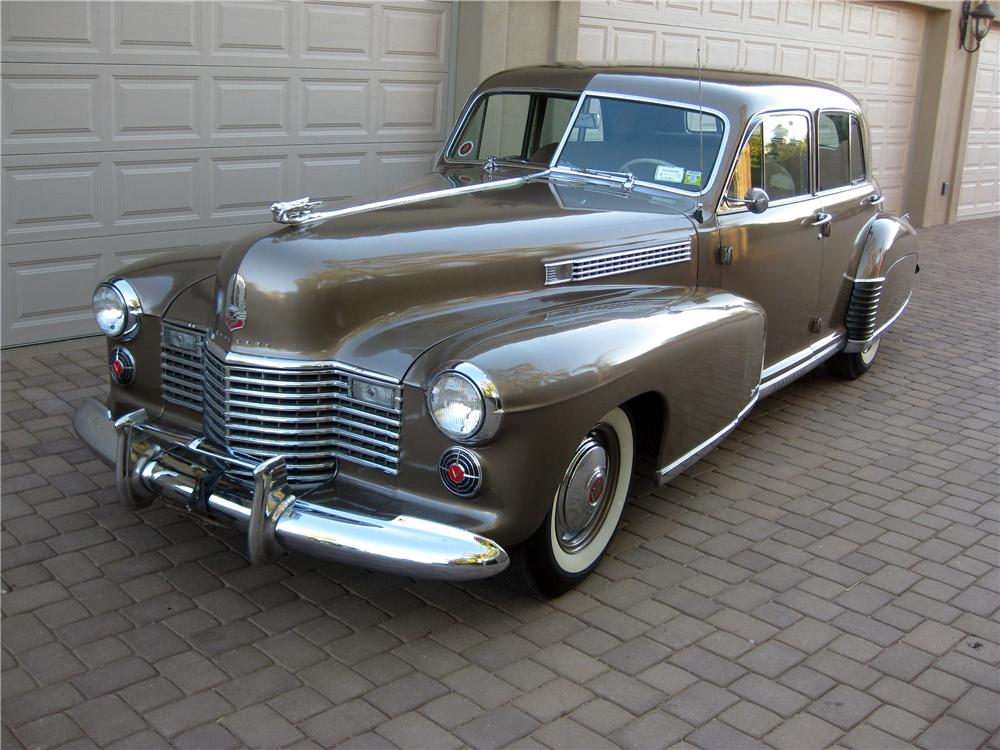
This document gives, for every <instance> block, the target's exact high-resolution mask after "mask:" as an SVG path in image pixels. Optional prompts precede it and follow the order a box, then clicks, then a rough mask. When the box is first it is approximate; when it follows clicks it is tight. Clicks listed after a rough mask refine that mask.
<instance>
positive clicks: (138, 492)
mask: <svg viewBox="0 0 1000 750" xmlns="http://www.w3.org/2000/svg"><path fill="white" fill-rule="evenodd" d="M74 424H75V427H76V431H77V433H78V434H79V435H80V437H81V438H83V440H84V441H85V442H86V443H87V444H88V445H90V446H91V448H93V449H94V450H95V451H96V452H97V453H98V455H100V457H101V458H102V459H104V460H105V461H106V462H108V463H109V464H113V465H114V467H115V482H116V484H117V487H118V496H119V498H120V499H121V501H122V502H123V503H124V504H125V505H127V506H129V507H130V508H141V507H145V506H147V505H149V504H150V503H152V502H153V500H154V499H156V498H157V497H160V498H162V499H163V500H165V501H166V502H167V503H169V504H170V505H173V506H177V507H179V508H181V509H183V510H186V511H188V512H191V513H193V514H195V515H198V516H201V517H203V518H206V519H207V520H210V521H215V522H222V523H225V524H227V525H235V526H237V527H240V528H245V529H246V532H247V548H248V551H249V556H250V561H251V562H252V563H254V564H258V563H264V562H268V561H270V560H273V559H274V558H275V557H276V556H278V555H279V554H281V553H282V551H283V550H288V551H292V552H300V553H303V554H306V555H310V556H313V557H318V558H323V559H326V560H332V561H336V562H343V563H347V564H350V565H357V566H359V567H365V568H370V569H372V570H380V571H385V572H388V573H395V574H399V575H405V576H413V577H416V578H444V579H450V580H470V579H475V578H486V577H488V576H492V575H496V574H497V573H499V572H501V571H502V570H503V569H504V568H506V567H507V565H508V563H509V558H508V556H507V553H506V552H505V551H504V550H503V548H502V547H500V545H498V544H497V543H496V542H493V541H492V540H490V539H486V538H484V537H481V536H479V535H477V534H474V533H472V532H469V531H465V530H464V529H459V528H455V527H453V526H447V525H445V524H441V523H437V522H434V521H428V520H425V519H421V518H415V517H412V516H406V515H397V516H395V517H391V518H390V517H387V516H386V517H380V516H377V515H367V514H362V513H358V512H356V511H354V510H346V509H342V508H336V507H331V506H329V505H318V504H315V503H311V502H309V501H307V500H305V499H303V498H298V497H296V496H295V495H294V494H293V493H292V492H291V490H290V489H289V486H288V483H287V480H286V471H285V461H284V458H282V457H281V456H276V457H274V458H269V459H267V460H264V461H261V462H260V463H255V462H254V461H252V460H248V459H245V458H241V457H237V456H233V455H230V454H226V453H223V452H221V451H219V450H217V449H214V448H213V447H212V446H210V445H208V444H206V442H205V439H204V438H202V437H195V436H191V435H184V434H181V433H178V432H174V431H172V430H169V429H166V428H164V427H161V426H159V425H155V424H152V423H150V422H149V421H148V417H147V414H146V412H145V410H142V409H140V410H139V411H134V412H131V413H129V414H126V415H124V416H122V417H120V418H118V419H117V420H116V419H114V418H113V417H112V416H111V413H110V412H109V411H108V409H107V408H105V406H104V405H103V404H102V403H101V402H99V401H96V400H94V399H90V400H88V401H86V402H84V404H83V405H82V406H81V407H80V409H79V411H77V413H76V418H75V420H74ZM227 468H230V469H232V468H235V469H241V470H243V471H244V472H250V473H252V475H253V491H252V495H251V494H250V491H249V488H248V487H246V486H245V485H242V484H240V483H238V482H234V481H232V480H231V479H229V478H228V477H227V476H226V474H225V470H226V469H227Z"/></svg>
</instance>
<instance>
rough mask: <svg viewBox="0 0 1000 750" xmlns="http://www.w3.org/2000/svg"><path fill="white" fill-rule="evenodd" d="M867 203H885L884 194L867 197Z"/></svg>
mask: <svg viewBox="0 0 1000 750" xmlns="http://www.w3.org/2000/svg"><path fill="white" fill-rule="evenodd" d="M867 203H868V204H869V205H871V206H881V205H882V204H883V203H885V196H884V195H873V196H871V197H870V198H868V201H867Z"/></svg>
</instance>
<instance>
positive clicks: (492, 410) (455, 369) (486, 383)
mask: <svg viewBox="0 0 1000 750" xmlns="http://www.w3.org/2000/svg"><path fill="white" fill-rule="evenodd" d="M448 376H451V377H460V378H462V379H464V380H466V381H468V382H469V383H470V384H471V385H472V387H473V388H474V389H475V390H476V391H477V392H478V394H479V398H480V400H481V401H482V410H483V412H482V417H481V418H480V420H479V424H478V425H477V427H476V428H475V429H474V430H472V431H471V432H470V433H468V434H464V433H461V432H456V431H454V430H449V429H447V428H445V427H444V426H442V425H441V424H440V423H438V421H437V419H435V417H434V405H433V402H432V393H433V391H434V386H435V385H436V384H437V383H438V381H440V380H441V379H442V378H444V377H448ZM426 401H427V412H428V414H429V415H430V418H431V421H432V422H433V423H434V426H435V427H437V428H438V430H440V431H441V433H442V434H444V435H446V436H447V437H449V438H451V439H452V440H454V441H455V442H457V443H463V444H465V445H475V444H478V443H484V442H486V441H487V440H489V439H491V438H492V437H493V436H494V435H496V434H497V431H498V430H499V429H500V423H501V422H502V421H503V406H502V404H501V401H500V392H499V390H498V389H497V387H496V384H495V383H494V382H493V380H492V378H490V376H489V375H487V374H486V373H485V372H483V371H482V370H481V369H480V368H478V367H476V366H475V365H473V364H471V363H470V362H459V363H458V364H456V365H454V366H452V367H448V368H446V369H444V370H441V371H440V372H438V373H437V375H435V376H434V377H433V378H431V381H430V384H429V385H428V386H427V390H426Z"/></svg>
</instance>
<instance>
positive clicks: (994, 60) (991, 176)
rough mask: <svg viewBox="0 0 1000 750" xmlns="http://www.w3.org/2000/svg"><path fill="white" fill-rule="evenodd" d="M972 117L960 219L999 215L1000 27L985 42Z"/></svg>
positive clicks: (970, 115) (967, 145)
mask: <svg viewBox="0 0 1000 750" xmlns="http://www.w3.org/2000/svg"><path fill="white" fill-rule="evenodd" d="M975 54H976V55H978V60H977V64H978V67H977V69H976V83H975V89H974V91H973V95H972V112H971V113H970V114H969V135H968V141H967V142H966V145H965V167H964V168H963V170H962V186H961V192H960V193H959V198H958V218H959V219H981V218H985V217H987V216H997V215H1000V25H996V26H994V28H993V32H992V33H991V34H990V35H989V36H988V37H986V39H984V40H983V43H982V46H981V47H980V49H979V52H977V53H975Z"/></svg>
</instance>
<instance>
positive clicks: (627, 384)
mask: <svg viewBox="0 0 1000 750" xmlns="http://www.w3.org/2000/svg"><path fill="white" fill-rule="evenodd" d="M764 334H765V318H764V312H763V310H762V309H761V308H760V307H759V306H758V305H757V304H755V303H753V302H751V301H749V300H746V299H744V298H741V297H738V296H736V295H733V294H731V293H728V292H724V291H719V290H707V289H699V288H690V287H685V288H678V287H658V288H649V287H622V288H621V289H620V290H619V291H618V292H617V293H616V294H614V295H611V296H607V295H606V296H604V297H603V298H602V299H600V300H597V301H592V302H590V303H588V302H580V303H576V304H570V305H564V306H559V307H555V308H553V309H549V310H540V311H535V312H531V313H528V314H524V315H520V316H515V317H511V318H505V319H503V320H500V321H496V322H494V323H492V324H489V325H485V326H480V327H477V328H476V329H474V330H471V331H469V332H467V333H465V334H460V335H458V336H455V337H453V338H451V339H449V340H447V341H445V342H442V343H441V344H439V345H437V346H436V347H434V348H432V349H430V350H429V351H428V352H426V353H425V354H424V355H423V356H422V357H421V358H420V359H418V360H417V362H416V363H415V364H414V366H413V367H412V368H411V369H410V371H409V372H408V373H407V377H406V382H407V385H410V386H413V387H419V388H425V387H426V385H427V384H428V383H429V382H430V380H431V379H432V378H433V377H434V375H435V374H436V373H437V372H440V371H441V370H443V369H446V368H448V367H449V366H452V365H454V364H455V363H456V362H459V361H468V362H472V363H473V364H475V365H476V366H477V367H480V368H481V369H483V370H484V371H485V372H486V373H488V374H489V376H490V377H491V378H492V379H493V380H494V382H495V383H496V385H497V388H498V391H499V394H500V398H501V403H502V408H503V412H504V416H503V424H502V425H501V428H500V431H499V432H498V434H497V436H496V437H495V438H494V439H493V440H492V441H490V442H489V443H486V444H485V445H483V446H479V447H476V448H475V450H477V451H478V452H479V453H480V456H481V458H482V459H483V463H484V472H485V474H486V475H487V477H488V478H489V481H490V484H491V489H492V490H493V491H494V492H495V496H497V497H498V498H501V499H502V503H501V507H499V508H498V509H497V510H498V512H499V514H500V515H501V517H502V520H501V522H500V526H502V527H503V528H504V532H505V533H503V534H502V536H503V538H504V540H505V541H510V540H511V539H512V538H513V539H514V540H515V541H519V540H520V539H521V538H524V537H525V536H527V535H528V534H530V533H531V532H532V531H534V529H535V528H537V526H538V524H539V523H541V521H542V519H543V518H544V516H545V513H546V512H547V510H548V505H549V503H550V502H551V498H552V496H553V493H554V492H555V489H556V487H557V486H558V484H559V481H560V480H561V479H562V475H563V473H564V471H565V468H566V466H567V464H568V462H569V459H570V457H571V455H572V452H573V450H574V449H575V448H576V446H577V444H578V443H579V441H580V440H581V439H582V438H583V437H584V436H585V435H586V433H587V431H588V430H590V428H591V427H593V426H594V425H595V424H596V422H597V421H598V420H599V419H600V418H601V417H602V416H603V415H605V414H606V413H607V412H608V411H610V410H611V409H613V408H614V407H616V406H620V405H623V404H627V403H629V402H632V404H633V405H635V406H636V408H647V407H648V406H649V405H650V404H651V403H652V402H651V401H650V399H649V398H648V396H649V395H650V394H652V395H653V399H654V401H658V402H659V403H660V404H662V406H663V409H662V423H661V424H660V426H659V432H660V434H659V435H657V436H655V438H656V441H655V445H656V448H655V456H656V460H657V461H658V462H659V464H658V466H665V465H667V464H669V463H671V462H672V461H673V459H675V458H677V457H679V456H682V455H684V454H686V453H688V452H689V451H690V450H691V449H693V448H694V447H696V446H698V445H700V444H701V443H703V442H704V441H705V440H706V439H707V438H710V437H711V436H713V435H715V434H717V433H718V432H719V431H720V430H722V429H724V428H725V427H726V426H727V425H728V424H730V423H731V422H732V421H733V420H734V419H735V418H736V417H737V415H738V414H740V412H741V411H742V410H743V409H744V407H746V405H747V404H748V403H749V402H750V401H751V400H752V398H753V396H754V393H755V391H756V388H757V386H758V384H759V382H760V372H761V360H762V356H763V346H764ZM637 397H642V398H639V399H637ZM632 416H633V421H635V422H638V421H640V420H643V415H641V414H636V413H633V415H632ZM435 442H437V441H428V450H429V451H439V450H440V446H439V445H432V444H433V443H435ZM433 459H434V456H433V455H428V456H426V457H424V459H423V460H424V461H426V462H428V463H429V462H430V461H431V460H433Z"/></svg>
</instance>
